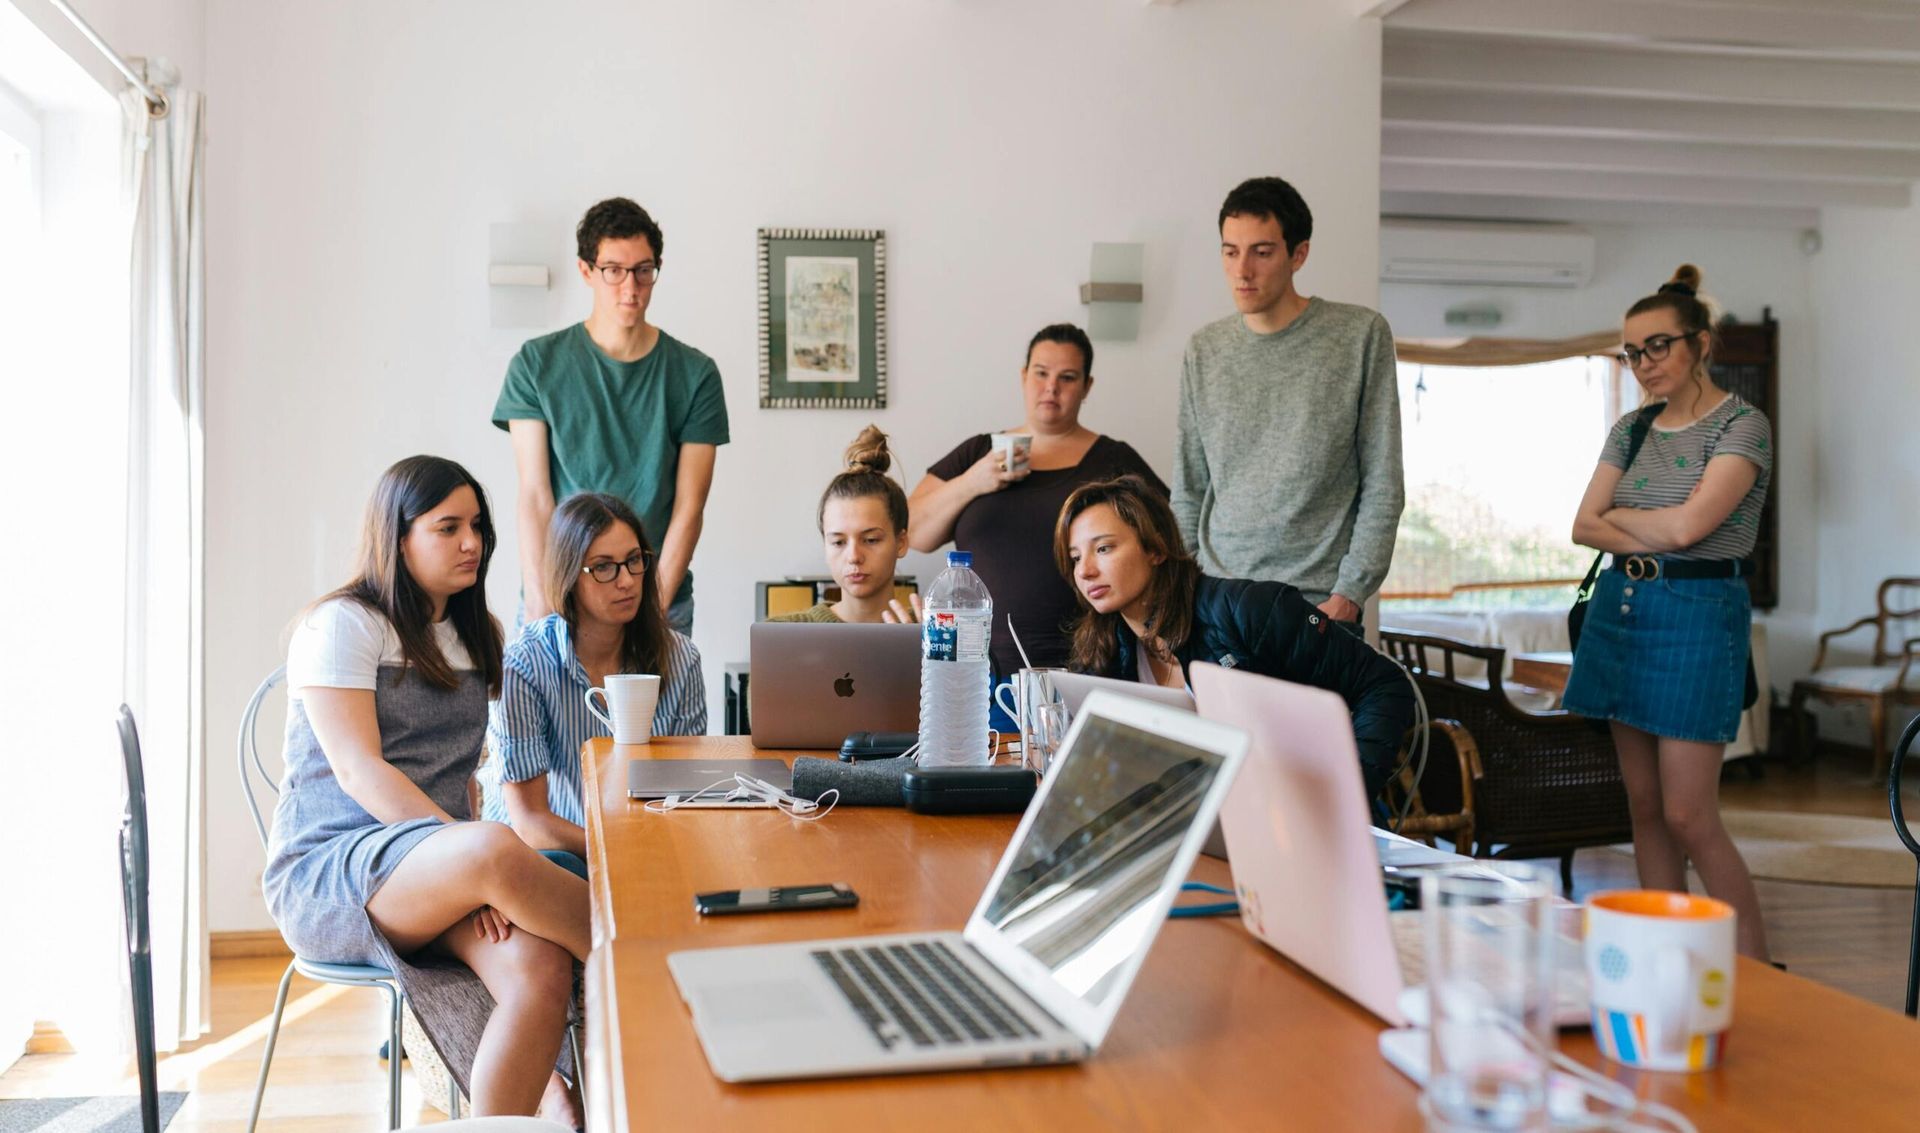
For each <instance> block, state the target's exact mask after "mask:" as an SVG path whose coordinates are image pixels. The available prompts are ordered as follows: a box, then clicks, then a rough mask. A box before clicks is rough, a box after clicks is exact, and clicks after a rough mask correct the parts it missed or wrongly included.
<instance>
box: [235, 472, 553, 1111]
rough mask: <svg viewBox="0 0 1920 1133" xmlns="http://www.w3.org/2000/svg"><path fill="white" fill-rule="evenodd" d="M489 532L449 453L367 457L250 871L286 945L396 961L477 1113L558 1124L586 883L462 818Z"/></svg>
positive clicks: (315, 611)
mask: <svg viewBox="0 0 1920 1133" xmlns="http://www.w3.org/2000/svg"><path fill="white" fill-rule="evenodd" d="M493 550H494V528H493V519H492V515H491V513H490V512H489V510H488V508H487V496H486V492H485V491H484V490H482V489H481V487H480V484H479V482H478V481H476V480H475V479H474V478H473V477H472V475H470V474H469V473H468V472H467V470H466V469H464V468H462V467H460V466H459V465H458V464H455V463H454V462H452V461H450V460H443V459H441V458H439V457H433V456H415V457H410V458H408V459H406V460H403V461H401V462H400V463H398V464H396V465H394V466H393V467H391V468H389V469H387V471H386V473H385V474H384V475H382V476H381V478H380V483H379V485H378V486H377V487H376V488H375V489H374V494H373V498H372V500H371V501H369V503H368V505H367V513H366V521H365V523H364V524H363V526H362V530H361V545H360V556H359V557H360V566H359V570H358V572H357V573H356V575H355V576H354V578H353V581H351V582H349V583H347V584H346V585H345V586H342V587H341V588H339V589H338V590H335V591H334V592H333V593H331V594H329V595H327V596H326V597H324V598H322V599H320V600H319V601H318V602H316V603H314V605H313V606H311V607H310V608H309V609H308V610H307V611H306V613H305V614H303V615H302V616H301V617H300V619H299V621H298V623H297V625H296V626H295V628H294V632H293V637H292V640H291V641H290V643H289V645H288V649H287V696H288V706H287V737H286V777H285V780H284V781H283V783H282V786H281V792H280V800H279V802H278V803H277V804H276V806H275V809H274V822H273V833H272V836H271V837H270V838H269V841H268V847H267V868H266V873H265V875H264V878H263V882H264V886H263V887H264V889H265V892H266V898H267V909H268V911H269V912H270V913H271V914H272V916H273V919H274V923H275V924H277V925H278V926H279V928H280V932H281V935H282V936H284V937H285V938H286V941H287V943H288V945H289V946H291V947H292V948H293V950H294V952H295V953H297V954H298V955H300V956H302V957H305V958H306V959H308V960H312V961H319V962H322V963H335V964H376V965H379V966H381V967H384V968H387V969H389V970H391V971H392V972H393V973H394V975H395V976H396V978H397V979H398V980H399V982H400V986H401V989H402V990H403V991H404V992H405V993H406V997H407V1001H408V1003H409V1004H410V1005H411V1006H412V1007H413V1009H414V1012H415V1014H416V1015H417V1016H418V1018H419V1020H420V1023H421V1026H422V1028H423V1029H424V1030H425V1031H426V1033H427V1037H428V1038H429V1039H430V1040H431V1041H432V1043H433V1046H434V1048H435V1050H436V1052H437V1053H438V1054H439V1055H440V1056H441V1058H442V1059H443V1060H444V1061H445V1063H446V1065H447V1069H448V1070H449V1072H451V1073H452V1075H453V1076H454V1079H455V1080H456V1081H457V1082H459V1083H460V1085H461V1087H462V1088H463V1089H465V1091H466V1093H467V1096H468V1097H469V1098H471V1099H472V1102H473V1111H474V1113H476V1114H531V1113H533V1112H534V1111H535V1109H536V1107H538V1108H541V1109H543V1110H544V1111H545V1112H546V1114H547V1116H549V1117H555V1118H557V1119H559V1120H561V1121H563V1122H564V1123H565V1124H568V1125H572V1124H574V1122H575V1121H576V1120H577V1119H578V1115H577V1113H576V1112H575V1111H574V1108H573V1102H572V1099H571V1098H570V1097H568V1095H567V1090H566V1085H565V1083H564V1081H560V1080H559V1079H558V1077H557V1075H556V1074H555V1069H556V1066H558V1065H561V1063H557V1062H556V1059H557V1058H558V1057H559V1056H560V1047H561V1040H562V1038H563V1037H564V1034H565V1029H566V1023H567V1007H568V1003H569V1001H570V999H571V993H572V986H573V964H574V961H576V960H580V961H584V960H585V959H586V958H587V953H588V950H589V949H590V948H591V942H590V940H589V934H588V919H587V887H586V883H585V882H583V881H581V880H579V879H578V878H575V877H572V876H569V875H568V874H567V873H566V872H565V871H564V870H561V869H559V868H557V867H555V866H554V865H552V864H551V863H549V862H547V861H545V860H543V859H542V858H541V857H540V855H539V854H537V853H535V852H534V851H533V850H531V849H530V848H528V847H527V845H526V844H525V843H524V842H522V841H520V840H519V839H518V838H515V837H514V836H513V832H512V831H510V830H508V829H507V828H506V827H504V826H500V825H497V824H495V823H491V822H472V821H468V819H469V818H470V815H469V813H468V801H467V799H468V796H467V785H468V783H469V782H470V780H471V778H472V776H473V771H474V767H475V765H476V764H478V762H479V760H480V749H481V740H482V738H483V736H484V734H485V732H486V723H487V699H488V697H489V696H490V695H494V694H496V693H497V692H498V691H499V688H500V626H499V623H498V622H496V621H494V619H493V616H492V615H491V614H489V613H488V612H487V607H486V599H485V594H486V578H487V566H488V564H489V562H490V561H491V560H492V558H493ZM449 962H451V963H449ZM480 985H484V987H485V991H484V992H482V991H481V989H480ZM395 1053H396V1054H397V1053H398V1052H395ZM543 1092H544V1094H545V1096H544V1098H543Z"/></svg>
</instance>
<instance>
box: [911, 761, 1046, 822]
mask: <svg viewBox="0 0 1920 1133" xmlns="http://www.w3.org/2000/svg"><path fill="white" fill-rule="evenodd" d="M1039 789H1040V777H1039V776H1038V775H1035V774H1034V773H1033V772H1031V771H1028V770H1027V769H1026V768H1024V767H916V768H914V769H913V770H911V771H909V772H907V774H906V778H905V780H904V781H903V782H902V783H901V789H900V794H901V797H902V798H904V799H905V800H906V803H907V809H908V810H911V811H916V812H918V813H920V814H1018V813H1020V812H1021V811H1023V810H1026V809H1027V804H1028V803H1030V802H1032V801H1033V794H1034V792H1035V791H1037V790H1039Z"/></svg>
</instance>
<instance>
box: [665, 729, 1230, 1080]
mask: <svg viewBox="0 0 1920 1133" xmlns="http://www.w3.org/2000/svg"><path fill="white" fill-rule="evenodd" d="M1246 751H1247V737H1246V733H1244V732H1242V731H1240V730H1239V729H1237V728H1232V727H1228V726H1227V725H1224V724H1215V723H1210V722H1208V721H1206V720H1202V719H1200V718H1198V717H1196V716H1194V715H1192V714H1190V713H1186V712H1179V711H1175V710H1172V709H1168V708H1165V707H1162V706H1160V705H1155V704H1149V703H1145V702H1143V701H1138V700H1130V699H1125V698H1121V697H1116V696H1112V695H1110V694H1106V693H1099V694H1095V695H1094V696H1092V697H1089V698H1088V700H1087V702H1086V704H1085V705H1084V706H1083V707H1082V708H1081V711H1080V713H1079V714H1078V715H1077V716H1076V717H1075V718H1074V721H1073V727H1072V729H1071V730H1070V731H1069V732H1068V733H1067V738H1066V741H1065V744H1064V746H1063V747H1062V749H1061V753H1060V755H1059V756H1058V757H1057V759H1056V761H1055V764H1054V766H1053V768H1052V769H1051V770H1050V771H1049V772H1048V774H1047V777H1046V778H1045V779H1044V780H1043V781H1042V782H1041V784H1040V792H1039V794H1038V795H1036V796H1035V798H1034V800H1033V803H1032V805H1030V806H1029V807H1028V808H1027V812H1026V815H1025V817H1023V818H1022V819H1021V820H1020V826H1019V828H1018V829H1017V830H1015V831H1014V835H1013V841H1012V842H1011V843H1010V844H1009V845H1008V846H1007V851H1006V853H1005V855H1003V856H1002V857H1001V859H1000V864H999V866H998V867H997V868H996V869H995V870H994V872H993V879H992V880H991V881H989V882H988V883H987V887H986V891H985V892H984V893H982V894H981V896H980V902H979V904H978V905H977V906H976V907H975V908H974V910H973V915H972V917H970V918H968V920H967V926H966V929H965V931H962V932H937V933H916V934H912V935H896V936H871V937H853V938H847V939H840V940H819V941H801V942H796V943H787V944H770V945H760V946H753V947H746V948H718V949H705V950H701V951H694V952H676V953H674V954H672V955H671V956H669V957H667V966H668V968H669V970H671V971H672V973H673V979H674V982H675V983H676V984H678V985H679V988H680V995H681V998H683V999H685V1000H686V1002H687V1006H688V1008H689V1009H690V1010H691V1011H692V1014H693V1025H694V1030H695V1031H696V1032H697V1033H698V1034H699V1036H700V1045H701V1046H702V1047H703V1048H704V1049H705V1051H706V1054H707V1062H708V1064H709V1065H711V1066H712V1067H713V1072H714V1074H715V1075H717V1076H718V1077H719V1078H721V1079H722V1080H724V1081H728V1082H747V1081H758V1080H766V1079H781V1078H824V1077H844V1076H851V1075H860V1074H887V1073H901V1072H907V1071H920V1070H941V1069H957V1068H965V1067H977V1066H1025V1065H1035V1064H1041V1063H1051V1062H1073V1061H1078V1060H1080V1059H1083V1058H1086V1057H1088V1056H1090V1055H1091V1054H1092V1053H1093V1052H1094V1051H1095V1050H1097V1049H1098V1048H1099V1046H1100V1043H1101V1041H1102V1040H1103V1039H1105V1038H1106V1034H1107V1029H1108V1028H1109V1027H1110V1026H1111V1025H1112V1024H1113V1018H1114V1015H1115V1014H1116V1013H1117V1012H1118V1011H1119V1010H1120V1004H1121V1002H1122V1001H1123V1000H1124V999H1125V998H1126V995H1127V990H1128V988H1129V987H1130V986H1131V985H1132V983H1133V978H1134V976H1135V974H1136V973H1138V972H1139V970H1140V965H1141V963H1142V962H1143V961H1145V959H1146V957H1147V952H1148V950H1149V949H1150V948H1151V947H1152V946H1153V941H1154V938H1155V937H1156V936H1158V935H1159V932H1160V926H1161V924H1162V923H1164V922H1165V920H1166V916H1167V910H1168V908H1170V907H1171V906H1172V904H1173V899H1174V897H1175V895H1176V894H1177V893H1178V892H1179V889H1180V884H1181V882H1183V881H1185V880H1186V877H1187V871H1188V870H1189V869H1191V868H1192V866H1193V859H1194V857H1195V856H1196V855H1197V854H1198V853H1199V851H1200V839H1201V838H1202V837H1203V836H1204V835H1205V833H1206V830H1207V827H1208V826H1209V825H1211V824H1212V822H1213V818H1214V815H1215V814H1216V813H1217V812H1218V811H1219V809H1220V802H1221V800H1222V799H1223V798H1224V797H1225V796H1226V793H1227V787H1228V785H1229V784H1230V783H1231V782H1232V781H1233V776H1234V773H1235V772H1236V771H1238V770H1239V767H1240V763H1241V760H1242V759H1243V758H1245V756H1246ZM828 821H832V820H831V819H829V820H828ZM866 896H867V899H868V901H869V902H871V903H878V902H882V901H885V900H887V899H888V895H887V894H881V893H869V894H867V895H866Z"/></svg>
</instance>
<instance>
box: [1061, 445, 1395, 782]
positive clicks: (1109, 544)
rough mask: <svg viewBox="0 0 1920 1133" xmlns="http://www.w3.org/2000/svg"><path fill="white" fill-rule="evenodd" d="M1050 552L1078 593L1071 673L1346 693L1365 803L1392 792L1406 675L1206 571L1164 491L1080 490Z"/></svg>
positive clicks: (1242, 583) (1288, 593)
mask: <svg viewBox="0 0 1920 1133" xmlns="http://www.w3.org/2000/svg"><path fill="white" fill-rule="evenodd" d="M1053 555H1054V562H1055V563H1056V564H1057V566H1058V568H1059V571H1060V574H1061V577H1063V578H1066V579H1070V580H1071V581H1072V583H1073V585H1074V587H1075V588H1076V589H1077V590H1078V591H1079V600H1080V611H1081V612H1080V618H1079V620H1078V621H1077V622H1076V623H1075V624H1074V627H1073V638H1072V652H1071V654H1070V656H1069V658H1068V662H1067V665H1068V667H1069V668H1071V669H1073V670H1075V671H1076V672H1082V673H1093V674H1095V675H1096V676H1102V677H1112V678H1115V679H1117V680H1123V681H1142V682H1146V683H1150V684H1158V685H1165V686H1167V687H1169V688H1186V687H1187V667H1188V666H1189V665H1191V664H1192V663H1193V662H1195V661H1211V662H1214V663H1215V664H1219V665H1226V666H1231V667H1234V668H1239V669H1244V670H1246V671H1247V672H1251V673H1258V674H1260V675H1261V676H1266V677H1277V678H1279V679H1281V680H1286V681H1293V682H1294V683H1296V684H1307V685H1314V686H1316V687H1318V688H1324V689H1327V690H1329V691H1332V692H1337V693H1339V694H1340V696H1341V698H1342V699H1344V700H1345V701H1346V702H1347V708H1348V710H1349V711H1351V712H1352V713H1353V730H1354V737H1355V739H1356V740H1357V741H1358V743H1359V748H1360V767H1361V773H1362V778H1364V779H1365V781H1366V786H1367V797H1368V798H1369V799H1372V798H1374V797H1376V796H1377V795H1378V794H1379V793H1380V790H1381V788H1383V787H1384V786H1386V782H1387V778H1388V776H1389V775H1391V774H1392V773H1393V769H1394V766H1395V764H1396V763H1397V761H1398V759H1399V752H1400V739H1401V737H1402V736H1403V735H1404V734H1405V733H1406V730H1407V729H1408V728H1409V727H1411V726H1412V725H1413V719H1414V699H1413V686H1412V684H1411V682H1410V681H1409V678H1408V677H1407V674H1406V673H1405V672H1404V671H1402V670H1401V668H1400V666H1398V665H1396V664H1394V663H1393V662H1392V661H1390V660H1388V659H1387V658H1386V656H1385V655H1383V654H1381V653H1378V652H1376V651H1375V650H1374V649H1373V648H1372V647H1370V646H1369V645H1367V643H1366V642H1364V641H1362V640H1361V639H1360V638H1358V637H1356V636H1355V635H1353V634H1352V633H1350V632H1347V631H1346V630H1344V629H1340V628H1338V627H1336V626H1335V624H1334V622H1333V620H1332V619H1331V618H1329V617H1328V616H1327V615H1326V614H1325V613H1324V612H1323V611H1321V610H1320V608H1319V607H1317V606H1315V605H1314V604H1313V603H1311V602H1309V601H1307V600H1306V598H1305V597H1304V596H1302V595H1301V593H1300V591H1298V590H1296V589H1295V588H1293V587H1291V586H1288V585H1286V584H1285V583H1280V582H1249V581H1246V580H1244V579H1232V578H1209V577H1208V576H1206V575H1204V574H1202V573H1200V567H1199V564H1197V563H1195V562H1194V560H1193V556H1192V555H1191V554H1189V553H1188V551H1187V549H1186V547H1185V545H1184V544H1183V543H1182V542H1181V539H1180V528H1179V525H1178V524H1177V523H1176V522H1175V520H1174V517H1173V508H1172V507H1171V506H1170V505H1169V504H1168V503H1167V498H1166V496H1165V495H1164V494H1163V493H1161V492H1159V491H1157V490H1155V489H1154V488H1152V487H1150V486H1149V485H1148V484H1146V483H1145V482H1144V481H1142V480H1141V479H1140V478H1138V477H1136V476H1123V477H1121V478H1120V479H1118V480H1108V481H1104V482H1102V483H1097V484H1089V485H1087V486H1086V487H1084V488H1081V489H1079V490H1078V491H1075V492H1074V493H1073V495H1071V496H1069V497H1068V498H1067V502H1066V505H1065V506H1064V507H1062V508H1061V509H1060V518H1059V521H1058V523H1057V524H1056V525H1055V527H1054V537H1053Z"/></svg>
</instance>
